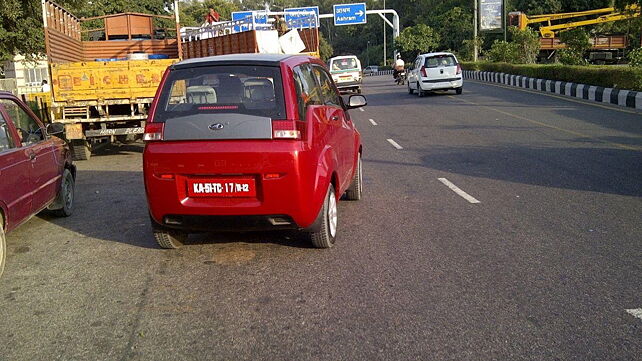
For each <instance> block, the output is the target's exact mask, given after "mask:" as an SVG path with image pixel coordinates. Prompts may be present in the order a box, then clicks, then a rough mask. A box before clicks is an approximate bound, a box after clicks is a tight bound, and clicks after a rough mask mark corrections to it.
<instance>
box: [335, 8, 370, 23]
mask: <svg viewBox="0 0 642 361" xmlns="http://www.w3.org/2000/svg"><path fill="white" fill-rule="evenodd" d="M365 23H366V3H355V4H340V5H334V25H355V24H365Z"/></svg>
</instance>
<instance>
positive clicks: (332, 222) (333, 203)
mask: <svg viewBox="0 0 642 361" xmlns="http://www.w3.org/2000/svg"><path fill="white" fill-rule="evenodd" d="M338 223H339V222H338V213H337V197H336V196H335V193H334V186H333V185H332V184H330V187H328V193H327V194H326V196H325V200H324V201H323V206H322V207H321V210H320V211H319V215H318V216H317V222H315V227H316V228H317V229H316V230H313V231H312V232H309V233H308V236H309V237H310V242H312V245H313V246H314V247H316V248H330V247H332V246H334V242H335V240H336V237H337V226H338Z"/></svg>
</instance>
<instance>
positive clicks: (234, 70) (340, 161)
mask: <svg viewBox="0 0 642 361" xmlns="http://www.w3.org/2000/svg"><path fill="white" fill-rule="evenodd" d="M364 105H366V99H365V97H363V96H361V95H353V96H351V97H350V98H349V100H348V101H347V102H344V100H343V98H341V96H340V95H339V92H338V90H337V88H336V87H335V85H334V83H333V82H332V78H331V76H330V74H329V72H328V71H327V69H326V68H325V66H324V64H323V63H322V62H321V60H319V59H318V58H316V57H311V56H305V55H276V54H238V55H224V56H215V57H208V58H198V59H190V60H185V61H182V62H180V63H177V64H174V65H172V66H171V67H170V68H169V70H168V72H166V75H165V78H164V79H163V81H162V83H161V86H160V87H159V90H158V92H157V94H156V98H155V101H154V105H153V106H152V109H151V113H150V117H149V120H148V122H147V124H146V129H145V134H144V139H145V141H146V145H145V151H144V153H143V172H144V179H145V189H146V193H147V202H148V205H149V212H150V218H151V223H152V229H153V233H154V236H155V238H156V241H157V242H158V244H159V245H160V246H161V247H162V248H177V247H179V246H180V245H181V244H182V242H183V241H184V240H185V239H186V238H187V237H188V234H189V233H190V232H195V231H241V230H277V229H297V230H301V231H303V232H305V233H306V234H307V235H308V236H309V238H310V240H311V241H312V243H313V245H314V246H316V247H319V248H327V247H332V245H333V244H334V242H335V239H336V236H337V227H338V213H337V201H338V200H339V198H340V196H341V195H342V194H344V193H345V194H346V198H347V199H350V200H358V199H360V198H361V192H362V185H363V183H362V171H361V151H362V147H361V136H360V134H359V132H358V131H357V129H356V127H355V125H354V123H353V122H352V120H351V119H350V115H349V113H348V110H349V109H353V108H358V107H362V106H364Z"/></svg>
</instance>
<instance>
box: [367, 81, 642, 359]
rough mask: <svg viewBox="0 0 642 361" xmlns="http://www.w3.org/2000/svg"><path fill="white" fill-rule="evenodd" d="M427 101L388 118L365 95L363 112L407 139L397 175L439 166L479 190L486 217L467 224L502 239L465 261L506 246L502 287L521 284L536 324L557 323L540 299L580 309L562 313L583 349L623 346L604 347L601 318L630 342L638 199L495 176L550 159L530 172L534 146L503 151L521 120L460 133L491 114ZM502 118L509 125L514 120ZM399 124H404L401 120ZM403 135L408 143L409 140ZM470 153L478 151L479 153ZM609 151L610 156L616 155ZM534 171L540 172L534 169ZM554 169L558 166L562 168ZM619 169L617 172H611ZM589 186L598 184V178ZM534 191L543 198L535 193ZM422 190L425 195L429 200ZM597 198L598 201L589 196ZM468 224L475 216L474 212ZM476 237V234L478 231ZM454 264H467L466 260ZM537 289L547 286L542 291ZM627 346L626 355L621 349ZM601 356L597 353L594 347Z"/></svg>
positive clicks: (391, 96)
mask: <svg viewBox="0 0 642 361" xmlns="http://www.w3.org/2000/svg"><path fill="white" fill-rule="evenodd" d="M388 89H389V93H388V94H385V96H384V97H382V99H385V100H386V101H389V102H393V103H401V102H403V99H400V98H399V97H400V96H402V95H401V94H398V91H397V90H396V88H395V87H388ZM384 93H385V92H384ZM373 99H374V101H373ZM434 99H436V100H434V101H433V102H431V103H430V107H431V111H430V112H428V111H426V105H425V104H423V103H418V105H414V106H413V105H412V104H408V105H405V106H404V108H405V109H404V114H405V115H406V116H405V117H403V118H402V117H399V116H397V117H395V118H390V117H385V116H379V117H377V114H374V115H373V114H372V113H374V111H373V109H374V108H377V107H376V105H377V102H376V97H373V96H369V101H370V104H371V105H375V106H374V107H372V106H370V107H368V110H369V111H370V112H366V113H364V117H366V116H367V117H373V118H375V120H376V121H377V122H378V126H377V130H378V131H380V130H381V129H384V128H383V127H384V126H385V125H388V126H389V128H390V129H392V130H390V131H389V133H388V134H382V135H381V136H379V138H381V139H382V141H383V139H385V138H386V137H388V136H392V137H394V138H395V139H399V138H401V139H403V138H404V137H406V139H405V141H399V143H400V144H401V145H404V146H405V148H404V152H407V153H408V155H407V158H406V160H404V161H403V163H400V164H405V166H406V170H405V171H402V172H399V173H396V174H398V175H401V174H403V175H404V177H405V178H409V179H408V182H409V183H413V181H415V182H419V181H420V179H421V177H423V176H426V178H428V177H430V178H433V177H434V176H429V174H430V173H431V172H432V171H433V170H438V171H439V172H437V173H438V174H437V175H435V176H442V175H444V174H445V175H446V176H448V177H449V179H456V181H455V183H457V184H465V185H467V187H468V189H472V190H474V191H475V192H477V193H475V195H476V196H477V194H481V196H480V197H479V198H480V199H482V205H481V206H483V210H481V211H480V212H482V213H483V212H485V210H486V209H487V208H485V207H486V206H487V207H489V209H490V211H489V212H488V214H487V219H483V220H482V221H483V224H479V225H478V224H474V226H480V228H482V229H483V227H484V225H486V226H487V225H488V224H490V225H493V226H495V227H498V228H499V229H500V230H503V232H500V233H498V234H497V235H496V236H497V237H500V239H506V241H505V242H501V243H499V244H495V243H493V242H491V245H492V247H490V248H488V249H486V251H487V252H481V253H479V252H478V253H476V254H475V253H474V254H472V255H470V259H468V260H467V262H475V261H477V262H480V260H481V262H482V263H483V262H484V261H483V259H484V258H486V259H487V260H488V261H490V262H492V261H493V260H494V261H498V262H501V261H500V260H498V259H497V258H499V257H497V256H495V255H494V254H493V252H497V251H495V249H504V248H507V247H508V249H509V250H510V255H511V256H510V257H517V258H518V259H517V260H511V259H507V260H505V262H506V265H508V267H507V268H509V269H510V268H513V269H511V270H510V271H509V272H510V273H511V274H513V275H515V276H516V277H515V278H514V279H512V280H511V282H507V283H506V287H507V288H505V289H510V287H509V286H510V285H516V286H517V287H520V286H521V287H522V289H521V291H522V292H521V293H519V294H518V295H522V296H523V298H522V301H523V302H522V303H521V308H522V309H528V311H529V312H528V314H530V315H533V320H534V321H538V320H539V322H541V323H542V324H555V323H559V321H557V322H556V320H555V319H551V314H550V313H547V312H542V310H546V308H542V307H540V306H542V305H548V306H554V307H557V310H558V311H559V310H564V311H567V312H568V314H569V315H571V314H572V315H576V316H578V319H577V320H574V319H570V320H567V321H568V322H569V324H570V325H574V326H580V325H584V326H586V327H585V329H586V330H587V331H586V334H585V335H581V336H580V335H575V336H574V337H569V339H579V340H589V341H587V342H584V341H581V342H580V343H582V344H585V345H586V346H587V347H589V349H590V350H593V349H594V348H595V345H603V344H606V345H607V346H606V347H601V350H609V351H607V352H604V355H605V356H607V355H608V353H609V352H610V351H614V352H616V354H617V352H621V351H618V350H614V349H613V347H612V346H611V347H609V346H608V345H613V343H612V342H611V341H612V339H613V338H612V335H611V334H609V333H608V332H609V331H612V330H611V329H609V328H606V331H605V333H602V332H599V331H598V332H596V331H594V329H597V330H604V329H605V327H600V326H601V325H604V324H609V327H610V328H612V329H616V330H618V331H619V332H616V333H619V334H621V335H622V336H623V337H625V338H629V339H630V338H631V336H632V334H631V333H630V329H627V327H629V326H631V325H635V322H637V321H638V320H636V319H634V318H633V317H630V315H628V314H626V313H624V312H623V311H624V308H625V307H626V306H628V307H626V308H629V307H631V306H632V305H633V306H634V305H636V304H639V303H640V298H639V294H640V292H639V291H640V288H639V282H638V281H637V280H638V279H639V275H640V269H639V254H641V253H642V252H640V247H639V242H638V241H636V240H639V239H640V236H641V235H642V232H640V229H639V214H640V213H641V212H640V211H639V210H640V202H639V198H635V197H622V196H620V195H619V193H618V192H614V194H605V195H604V194H601V193H599V192H586V191H585V190H583V187H579V189H580V191H577V190H576V189H575V187H573V186H575V184H573V182H571V184H570V186H569V190H568V191H566V190H564V189H562V190H561V191H560V190H558V189H556V188H555V187H556V186H558V185H557V184H552V185H547V184H546V183H544V184H542V185H541V186H527V187H524V185H523V184H520V183H516V184H513V183H514V182H510V183H507V182H505V181H501V178H502V176H501V169H500V170H498V169H495V168H494V167H495V164H497V163H498V162H499V163H502V164H503V163H506V164H513V167H515V166H520V165H524V167H525V168H527V169H526V170H525V171H526V174H527V176H526V177H527V178H526V179H529V178H533V179H537V178H538V176H540V177H543V178H546V177H547V176H548V175H549V174H550V173H551V170H547V168H551V167H550V165H548V167H535V169H534V171H535V172H533V174H529V172H528V170H529V169H530V167H528V165H529V164H531V163H533V159H532V155H530V154H531V153H537V152H535V150H536V149H537V148H536V147H530V148H532V149H525V150H524V151H523V153H524V154H523V155H522V156H521V157H518V158H517V159H514V158H515V157H514V156H512V155H511V154H512V153H511V152H512V150H513V149H512V147H511V143H512V142H513V141H514V140H513V138H515V136H514V133H519V132H521V131H522V130H521V129H519V128H521V125H519V124H517V129H515V125H510V126H508V127H507V128H506V129H504V131H503V132H501V131H499V129H501V128H502V127H503V126H504V124H499V126H498V127H492V128H491V129H492V131H488V130H487V129H484V130H482V131H480V132H470V131H469V132H465V131H462V129H467V128H468V127H467V126H468V125H470V126H472V125H473V124H471V123H478V122H479V119H481V120H483V119H492V120H493V121H494V120H495V119H494V118H490V117H489V115H492V114H488V112H486V113H484V112H483V111H480V110H477V111H476V112H475V113H473V114H471V112H470V111H468V110H465V111H462V113H463V114H458V115H457V116H455V117H453V118H452V119H451V118H449V115H450V113H451V111H452V108H453V106H455V107H456V104H454V105H453V104H449V103H448V97H445V98H444V97H435V98H434ZM426 100H428V101H432V100H433V99H432V98H430V99H424V100H423V101H424V102H425V101H426ZM420 101H421V99H420ZM440 102H441V103H440ZM379 109H386V107H379ZM433 114H437V116H434V117H433V116H432V115H433ZM471 116H473V117H475V119H472V120H471V119H470V118H471ZM410 119H413V120H417V119H419V121H417V122H418V123H412V120H410ZM510 121H511V122H512V121H513V120H510ZM449 123H450V124H454V125H457V124H461V125H463V127H456V128H457V130H458V131H457V132H450V130H452V129H448V128H452V126H451V125H450V124H449ZM444 124H446V126H447V127H448V128H447V129H448V131H444V130H443V129H440V125H444ZM406 125H410V126H408V127H405V126H406ZM484 125H485V124H483V122H482V124H481V125H480V128H482V129H483V128H484ZM404 128H409V129H410V130H409V131H400V129H404ZM528 132H529V133H533V131H532V130H528ZM390 134H394V135H390ZM535 134H538V135H539V136H531V137H530V138H531V142H532V143H536V142H543V143H545V144H548V143H551V142H554V143H559V144H558V146H559V147H561V148H562V149H561V150H563V145H564V141H563V140H559V139H555V138H554V139H553V140H551V139H550V138H551V134H550V132H549V131H548V130H545V131H543V132H536V133H535ZM431 140H436V141H434V142H433V143H435V144H434V145H433V144H430V141H431ZM406 142H411V143H413V144H412V145H411V146H410V147H409V146H408V144H407V143H406ZM480 142H481V143H484V144H486V143H488V144H496V143H499V144H503V148H504V150H505V152H492V153H487V154H485V152H484V151H483V147H471V145H476V144H477V143H480ZM448 143H451V144H452V146H450V147H448V148H447V149H448V152H446V153H453V155H455V156H454V157H448V156H444V155H441V156H440V155H439V154H437V156H436V154H434V153H431V152H430V148H434V147H437V148H438V149H439V148H442V149H440V151H443V147H444V144H448ZM462 147H463V148H464V149H466V148H470V151H469V152H466V154H467V157H466V158H465V159H461V157H457V156H456V155H457V154H458V152H459V149H460V148H462ZM561 150H558V151H554V152H550V153H549V154H548V157H549V158H552V159H553V164H555V162H557V160H556V159H555V158H556V157H557V154H559V152H560V151H561ZM601 151H602V150H600V149H598V150H596V152H597V153H599V152H601ZM606 151H608V149H607V150H606ZM478 153H481V154H480V155H478ZM581 155H582V154H577V157H578V158H581ZM434 158H438V159H439V160H440V161H441V163H443V166H437V167H435V166H434V163H431V162H433V161H434ZM458 158H459V159H458ZM471 158H472V159H471ZM511 158H512V159H511ZM535 158H536V159H535V162H537V161H538V160H537V158H538V157H535ZM614 158H615V159H617V158H618V157H614ZM620 158H621V157H620ZM506 159H508V160H509V162H507V160H506ZM462 160H464V162H462ZM471 160H472V161H471ZM573 160H576V159H573ZM565 161H568V159H567V160H563V161H562V163H563V162H565ZM589 161H590V160H589ZM584 162H586V160H584ZM571 163H572V162H571ZM634 163H635V162H634ZM637 164H639V163H637ZM422 168H423V171H420V172H419V174H418V175H417V176H416V178H413V177H412V175H411V173H412V172H413V171H414V170H416V169H422ZM468 168H473V170H477V171H479V170H480V169H484V168H488V169H487V170H484V172H482V173H481V174H474V175H473V176H468V175H467V173H468V174H470V173H469V171H468V170H467V169H468ZM538 168H543V169H542V170H540V169H538ZM596 168H597V169H596ZM599 168H600V167H599V166H594V167H593V169H592V171H601V170H600V169H599ZM556 171H557V169H555V167H553V169H552V173H555V172H556ZM561 171H562V172H564V171H565V170H564V169H563V167H562V169H561ZM444 172H451V173H450V174H449V173H444ZM541 172H544V173H541ZM461 173H464V174H466V176H464V177H462V176H461ZM538 173H539V174H538ZM618 176H619V175H618V174H617V173H616V174H615V177H618ZM451 177H452V178H451ZM487 178H491V179H490V180H489V179H487ZM579 178H582V177H579ZM494 179H499V180H500V181H499V182H498V181H496V180H494ZM540 182H541V181H538V182H533V181H528V183H536V184H539V183H540ZM545 182H546V181H545ZM583 182H586V180H582V181H581V182H580V185H583V184H584V183H583ZM637 182H638V183H633V184H637V187H638V188H639V178H637ZM588 183H589V185H590V184H591V183H593V180H589V181H588ZM597 183H598V184H599V182H597ZM511 188H513V189H511ZM609 189H610V188H609ZM513 190H514V192H513ZM542 194H544V195H545V196H544V197H542ZM520 195H521V196H520ZM419 196H421V194H420V195H419ZM430 196H432V194H430V195H429V196H428V198H429V197H430ZM498 198H499V199H498ZM595 198H598V199H597V200H596V199H595ZM427 201H428V200H427ZM462 201H463V200H462ZM582 203H584V204H582ZM587 204H588V205H590V207H588V209H583V208H582V206H583V205H587ZM612 209H615V210H616V212H614V213H615V214H612V213H611V210H612ZM606 210H608V211H606ZM617 210H619V211H617ZM577 213H579V215H577ZM453 216H454V217H455V218H454V220H453V222H454V223H457V224H460V223H459V222H461V223H462V224H469V223H471V218H470V217H469V216H468V215H466V217H461V216H460V215H453ZM568 218H571V220H570V221H569V220H568ZM573 218H576V219H580V220H583V221H585V224H580V225H578V224H576V222H574V221H573V220H572V219H573ZM604 218H606V219H604ZM596 219H600V222H599V224H598V225H604V226H606V227H596V222H595V220H596ZM455 220H456V221H455ZM591 221H592V222H591ZM472 222H473V223H475V219H474V218H473V220H472ZM607 227H608V228H607ZM480 234H482V235H483V232H481V233H480ZM473 239H474V238H473ZM495 247H497V248H495ZM482 255H485V256H482ZM464 264H466V263H464ZM462 269H463V270H469V268H466V267H463V268H462ZM497 271H502V270H499V269H498V270H494V271H489V272H482V274H485V275H493V274H496V273H497ZM503 271H506V270H503ZM596 285H599V286H596ZM555 287H557V291H556V292H553V293H551V294H550V295H549V293H550V291H549V290H551V289H555ZM593 287H595V289H593ZM543 290H546V291H545V292H542V291H543ZM538 292H539V297H535V298H533V295H531V293H533V294H535V295H538ZM526 295H528V296H526ZM573 302H577V303H573ZM596 305H599V307H596ZM554 307H553V308H554ZM531 308H532V309H531ZM596 308H597V309H596ZM578 310H581V312H578ZM586 315H591V316H592V317H589V319H590V320H599V321H598V323H597V324H594V323H593V321H587V322H585V323H584V321H582V320H583V319H584V318H586ZM604 319H610V322H606V323H600V322H601V321H602V320H604ZM578 320H579V321H578ZM552 330H554V331H556V332H558V333H559V332H565V333H567V334H568V335H573V334H572V329H569V328H566V330H564V328H563V327H562V328H560V327H557V326H556V327H554V328H552ZM633 335H634V334H633ZM584 336H586V337H584ZM625 346H626V345H625ZM618 347H619V346H618ZM618 347H615V348H618ZM562 348H563V347H562ZM568 351H569V352H571V353H570V354H569V355H572V352H575V351H577V350H573V348H572V347H571V348H569V350H568ZM626 352H627V351H625V353H624V355H628V354H627V353H626ZM629 352H630V349H629ZM599 353H603V352H602V351H599ZM608 357H613V356H608Z"/></svg>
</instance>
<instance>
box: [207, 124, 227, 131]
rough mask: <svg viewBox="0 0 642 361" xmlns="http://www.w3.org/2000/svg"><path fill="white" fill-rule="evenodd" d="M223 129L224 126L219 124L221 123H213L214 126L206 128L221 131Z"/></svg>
mask: <svg viewBox="0 0 642 361" xmlns="http://www.w3.org/2000/svg"><path fill="white" fill-rule="evenodd" d="M224 127H225V126H224V125H223V124H221V123H214V124H212V125H210V126H209V127H208V128H210V130H221V129H223V128H224Z"/></svg>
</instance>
